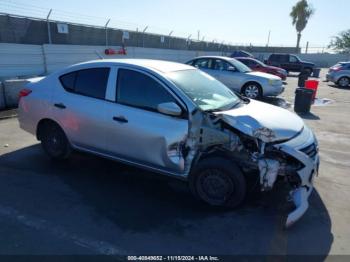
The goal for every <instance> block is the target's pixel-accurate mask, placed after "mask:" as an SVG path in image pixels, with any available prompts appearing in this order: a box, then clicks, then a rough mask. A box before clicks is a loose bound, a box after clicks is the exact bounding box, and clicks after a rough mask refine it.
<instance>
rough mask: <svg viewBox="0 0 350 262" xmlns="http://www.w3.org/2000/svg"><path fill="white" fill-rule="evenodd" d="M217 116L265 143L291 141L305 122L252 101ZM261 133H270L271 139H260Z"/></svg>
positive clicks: (268, 105)
mask: <svg viewBox="0 0 350 262" xmlns="http://www.w3.org/2000/svg"><path fill="white" fill-rule="evenodd" d="M216 114H217V115H221V116H222V118H223V120H224V121H225V122H226V123H227V124H229V125H231V126H232V127H234V128H236V129H238V130H239V131H241V132H243V133H244V134H246V135H249V136H252V137H258V138H260V139H261V140H263V141H264V142H276V141H281V140H287V139H290V138H292V137H294V136H296V135H297V134H298V133H299V132H301V131H302V129H303V127H304V122H303V120H302V119H301V118H300V117H299V116H297V115H296V114H294V113H292V112H289V111H288V110H286V109H283V108H280V107H277V106H273V105H270V104H267V103H263V102H259V101H256V100H252V99H251V100H250V103H249V104H243V105H242V106H241V107H239V108H234V109H231V110H229V111H224V112H217V113H216ZM257 131H259V132H257ZM260 131H262V132H265V133H266V132H267V133H269V134H268V135H269V138H268V139H267V138H266V139H264V138H261V137H259V133H260Z"/></svg>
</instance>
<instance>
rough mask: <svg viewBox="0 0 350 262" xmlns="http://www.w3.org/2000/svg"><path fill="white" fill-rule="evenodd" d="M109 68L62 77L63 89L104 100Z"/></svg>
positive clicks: (82, 71)
mask: <svg viewBox="0 0 350 262" xmlns="http://www.w3.org/2000/svg"><path fill="white" fill-rule="evenodd" d="M109 71H110V69H109V68H90V69H84V70H79V71H76V72H72V73H69V74H66V75H63V76H61V77H60V81H61V83H62V85H63V87H64V88H65V89H66V90H67V91H69V92H73V93H77V94H80V95H84V96H89V97H93V98H98V99H104V98H105V95H106V89H107V83H108V76H109Z"/></svg>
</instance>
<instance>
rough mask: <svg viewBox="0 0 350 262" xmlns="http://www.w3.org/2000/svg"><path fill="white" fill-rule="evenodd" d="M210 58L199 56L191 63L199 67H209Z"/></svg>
mask: <svg viewBox="0 0 350 262" xmlns="http://www.w3.org/2000/svg"><path fill="white" fill-rule="evenodd" d="M211 64H212V60H211V59H208V58H201V59H197V60H195V61H194V62H193V63H192V65H193V66H194V67H197V68H199V69H210V68H211V67H212V65H211Z"/></svg>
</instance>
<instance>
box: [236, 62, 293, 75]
mask: <svg viewBox="0 0 350 262" xmlns="http://www.w3.org/2000/svg"><path fill="white" fill-rule="evenodd" d="M236 59H237V60H238V61H240V62H241V63H243V64H245V65H246V66H248V67H249V68H250V69H251V70H253V71H258V72H263V73H268V74H271V75H275V76H278V77H280V78H281V79H282V80H286V79H287V75H288V73H287V71H286V70H284V69H283V68H280V67H275V66H268V65H265V64H264V63H263V62H261V61H259V60H257V59H254V58H250V57H236Z"/></svg>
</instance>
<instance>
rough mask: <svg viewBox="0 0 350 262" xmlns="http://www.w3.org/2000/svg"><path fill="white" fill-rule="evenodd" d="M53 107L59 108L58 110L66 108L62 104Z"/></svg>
mask: <svg viewBox="0 0 350 262" xmlns="http://www.w3.org/2000/svg"><path fill="white" fill-rule="evenodd" d="M54 106H55V107H57V108H59V109H65V108H66V106H65V105H64V104H62V103H59V104H54Z"/></svg>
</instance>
